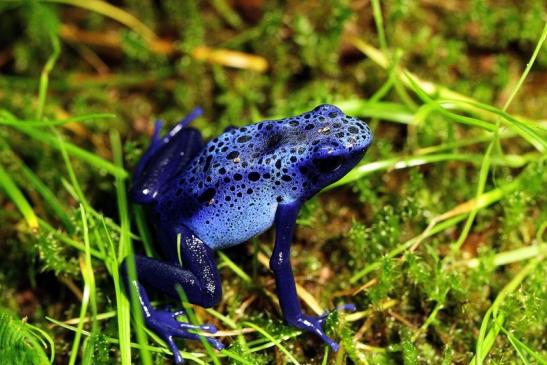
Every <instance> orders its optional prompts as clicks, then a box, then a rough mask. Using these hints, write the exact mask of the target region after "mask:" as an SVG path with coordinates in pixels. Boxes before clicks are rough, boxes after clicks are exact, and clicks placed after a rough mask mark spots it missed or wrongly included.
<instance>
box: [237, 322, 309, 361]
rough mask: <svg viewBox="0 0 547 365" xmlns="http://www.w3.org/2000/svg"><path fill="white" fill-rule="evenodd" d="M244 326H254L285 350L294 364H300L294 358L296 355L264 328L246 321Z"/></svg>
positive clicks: (281, 349)
mask: <svg viewBox="0 0 547 365" xmlns="http://www.w3.org/2000/svg"><path fill="white" fill-rule="evenodd" d="M243 325H244V326H248V327H251V328H254V329H255V330H257V332H259V333H260V334H261V335H262V336H264V337H266V338H267V339H268V340H269V341H270V342H272V343H273V344H274V345H275V346H276V347H277V348H278V349H279V350H280V351H281V352H283V353H284V354H285V355H287V359H288V360H289V361H290V362H292V363H293V364H297V365H298V364H299V362H298V361H297V360H296V359H295V358H294V356H293V355H292V354H291V353H290V352H289V351H288V350H287V349H286V348H285V346H283V345H282V344H281V343H280V342H279V341H278V340H277V339H276V338H275V337H273V336H272V335H270V334H269V333H268V332H267V331H266V330H265V329H264V328H262V327H260V326H258V325H256V324H254V323H252V322H244V323H243Z"/></svg>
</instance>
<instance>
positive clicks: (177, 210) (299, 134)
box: [157, 105, 371, 249]
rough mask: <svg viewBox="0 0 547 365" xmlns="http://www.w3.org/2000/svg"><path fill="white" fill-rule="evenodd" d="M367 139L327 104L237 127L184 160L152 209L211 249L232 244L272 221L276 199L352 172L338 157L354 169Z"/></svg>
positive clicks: (360, 126) (360, 127)
mask: <svg viewBox="0 0 547 365" xmlns="http://www.w3.org/2000/svg"><path fill="white" fill-rule="evenodd" d="M370 141H371V135H370V131H369V130H368V127H367V126H366V124H365V123H363V122H361V121H359V120H358V119H355V118H351V117H348V116H346V115H344V114H343V113H342V112H341V111H340V110H339V109H338V108H336V107H334V106H329V105H324V106H319V107H317V108H315V109H314V110H312V111H310V112H307V113H304V114H301V115H299V116H295V117H290V118H286V119H281V120H275V121H270V120H267V121H263V122H260V123H257V124H253V125H249V126H246V127H242V128H234V129H231V130H229V131H226V132H225V133H223V134H221V135H220V136H218V137H217V138H214V139H213V140H211V141H209V142H208V143H207V144H206V145H205V146H204V147H203V149H202V150H201V151H200V152H199V153H198V154H197V155H196V156H195V157H194V158H193V159H192V161H190V162H189V163H188V165H186V167H185V170H184V171H183V172H182V173H181V174H180V175H179V176H177V179H176V181H172V182H171V183H170V184H169V186H168V188H167V189H168V191H166V193H165V194H164V197H165V199H163V200H162V202H161V204H160V205H161V206H160V207H158V209H157V211H158V213H160V214H164V215H165V214H167V216H166V218H165V219H164V220H166V219H167V220H168V219H172V223H173V225H174V226H176V225H178V224H184V225H185V226H186V227H188V228H189V229H191V230H192V231H193V232H194V233H195V234H197V235H198V236H199V237H200V238H201V239H202V240H203V241H204V242H205V243H206V244H207V245H209V246H210V247H211V248H213V249H216V248H222V247H227V246H233V245H237V244H239V243H241V242H244V241H246V240H248V239H249V238H251V237H253V236H255V235H257V234H260V233H261V232H264V231H265V230H267V229H268V228H269V227H271V225H272V224H273V221H274V218H275V213H276V210H277V207H278V205H279V204H282V203H290V202H293V201H295V200H299V201H305V200H306V199H308V198H309V197H311V196H312V195H314V194H315V193H316V192H318V191H319V190H320V189H321V188H323V187H324V186H326V185H328V184H329V183H331V182H333V181H336V180H337V179H339V178H340V177H341V176H343V175H344V174H345V173H346V172H347V171H349V170H348V168H340V169H339V170H337V169H338V168H339V167H340V166H341V163H342V162H340V164H337V163H336V162H337V161H338V160H340V161H342V160H343V161H344V164H345V166H349V168H351V167H353V166H354V165H355V163H357V162H358V161H359V160H360V159H361V157H362V155H363V154H364V151H365V150H366V148H367V147H368V145H369V144H370ZM325 153H326V155H325ZM331 153H332V156H331V155H330V154H331ZM335 155H336V156H335ZM325 157H326V159H325ZM322 162H323V163H322ZM325 164H326V166H324V165H325ZM329 168H332V169H331V170H329Z"/></svg>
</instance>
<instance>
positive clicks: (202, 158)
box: [121, 104, 372, 364]
mask: <svg viewBox="0 0 547 365" xmlns="http://www.w3.org/2000/svg"><path fill="white" fill-rule="evenodd" d="M199 115H201V110H200V109H195V110H194V111H193V112H192V113H191V114H190V115H188V116H187V117H186V118H185V119H184V120H182V121H181V122H180V123H179V124H178V125H177V126H175V127H174V128H173V129H172V130H171V131H170V132H169V133H168V134H167V135H165V136H164V137H160V136H159V132H160V129H161V124H160V123H158V124H156V130H155V133H154V137H153V139H152V144H151V145H150V147H149V148H148V150H147V151H146V153H145V154H144V155H143V157H142V159H141V160H140V161H139V164H138V165H137V168H136V171H135V178H134V183H133V186H132V188H131V190H130V196H131V199H132V200H133V201H134V202H135V203H140V204H146V205H148V206H149V207H150V211H151V213H152V216H153V220H154V223H155V227H156V232H157V236H158V239H159V241H160V242H161V244H162V248H163V252H164V254H165V259H166V261H160V260H157V259H153V258H150V257H144V256H139V255H136V256H135V262H136V268H137V278H138V281H137V280H135V281H133V282H131V285H133V286H134V287H135V288H136V290H137V294H138V296H139V299H140V303H141V305H142V309H143V313H144V317H145V322H146V325H147V326H148V327H149V328H150V329H151V330H153V331H154V332H155V333H157V334H158V335H159V336H160V337H161V338H162V339H163V340H165V342H166V343H167V345H168V346H169V347H170V349H171V350H172V352H173V354H174V357H175V361H176V363H177V364H181V363H182V362H183V359H182V357H181V356H180V354H179V351H178V348H177V346H176V344H175V342H174V340H173V339H174V338H176V337H179V338H186V339H198V338H199V337H198V336H197V335H196V334H195V333H194V331H195V330H202V331H206V332H209V333H214V332H216V328H215V327H214V326H212V325H209V324H206V325H201V326H194V325H191V324H188V323H182V322H179V321H177V320H176V317H177V316H179V315H181V314H182V312H174V313H173V312H170V311H165V310H157V309H154V308H153V307H152V305H151V304H150V301H149V299H148V296H147V294H146V291H145V289H144V286H143V285H146V286H151V287H153V288H155V289H157V290H159V291H161V292H163V293H166V294H168V295H170V296H172V297H174V298H179V294H178V292H177V289H176V287H179V286H180V288H182V289H184V292H185V293H186V296H187V298H188V300H189V301H190V302H191V303H194V304H198V305H201V306H203V307H206V308H207V307H212V306H214V305H215V304H217V303H218V302H219V301H220V299H221V296H222V288H221V283H220V277H219V273H218V271H217V268H216V264H215V261H214V255H213V251H214V250H216V249H220V248H225V247H231V246H234V245H238V244H240V243H243V242H245V241H247V240H249V239H250V238H252V237H254V236H256V235H258V234H260V233H262V232H264V231H265V230H267V229H268V228H270V227H271V226H274V227H275V231H276V237H275V246H274V250H273V254H272V257H271V259H270V268H271V270H272V271H273V272H274V275H275V281H276V286H277V293H278V297H279V303H280V305H281V309H282V312H283V317H284V319H285V321H286V322H288V323H289V324H291V325H293V326H295V327H297V328H299V329H301V330H304V331H307V332H312V333H315V334H316V335H317V336H319V337H320V338H322V339H323V340H324V341H325V342H326V343H327V344H328V345H330V346H331V347H332V349H333V350H337V349H338V345H337V344H336V343H335V342H334V341H333V340H331V339H330V338H329V337H328V336H327V335H326V334H325V333H324V331H323V328H322V326H323V323H324V321H325V319H326V317H327V315H326V314H325V315H323V316H320V317H312V316H308V315H305V314H304V313H302V309H301V307H300V303H299V301H298V297H297V294H296V286H295V282H294V277H293V273H292V269H291V264H290V246H291V238H292V235H293V231H294V226H295V223H296V217H297V215H298V211H299V209H300V207H301V206H302V204H303V203H304V202H305V201H306V200H308V199H309V198H311V197H312V196H313V195H315V194H316V193H317V192H319V191H320V190H321V189H322V188H324V187H325V186H327V185H329V184H331V183H333V182H335V181H337V180H338V179H340V178H341V177H342V176H344V175H345V174H347V173H348V172H349V171H350V170H351V169H352V168H353V167H354V166H355V165H356V164H357V163H358V162H359V161H360V160H361V159H362V157H363V155H364V154H365V152H366V150H367V148H368V147H369V145H370V143H371V142H372V133H371V131H370V129H369V128H368V126H367V125H366V124H365V123H364V122H362V121H360V120H359V119H356V118H352V117H349V116H347V115H345V114H343V113H342V111H340V109H338V108H337V107H335V106H333V105H327V104H326V105H320V106H318V107H317V108H315V109H313V110H312V111H310V112H307V113H303V114H300V115H298V116H295V117H290V118H285V119H281V120H275V121H270V120H267V121H263V122H260V123H257V124H253V125H249V126H246V127H242V128H233V127H231V128H228V129H227V130H226V131H225V132H224V133H223V134H221V135H220V136H218V137H217V138H214V139H213V140H211V141H209V142H208V143H207V144H203V142H202V140H201V134H200V133H199V131H198V130H196V129H194V128H189V127H187V125H188V123H190V122H191V121H192V120H193V119H195V118H196V117H198V116H199ZM178 235H180V247H177V242H178V241H177V238H178ZM179 252H180V256H181V259H182V262H183V265H181V263H180V261H179ZM121 268H122V272H123V275H124V277H126V283H127V282H128V279H127V275H126V272H125V271H126V270H125V265H122V267H121ZM345 309H354V308H353V307H352V306H351V305H348V306H346V307H345ZM189 330H190V331H189ZM207 340H208V341H209V343H210V344H211V345H212V346H213V347H215V348H216V349H219V350H220V349H222V348H223V345H222V343H221V342H219V341H217V340H215V339H213V338H207Z"/></svg>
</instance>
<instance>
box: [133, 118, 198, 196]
mask: <svg viewBox="0 0 547 365" xmlns="http://www.w3.org/2000/svg"><path fill="white" fill-rule="evenodd" d="M201 114H202V111H201V109H200V108H195V109H194V110H193V111H192V112H191V113H190V114H188V115H187V116H186V117H185V118H184V119H182V120H181V121H180V122H179V123H178V124H177V125H176V126H175V127H173V129H171V130H170V131H169V132H168V133H167V134H166V135H165V136H163V137H160V131H161V127H162V124H161V122H160V121H158V122H156V125H155V129H154V135H153V137H152V143H151V144H150V146H149V147H148V149H147V150H146V152H145V153H144V154H143V156H142V158H141V159H140V161H139V163H138V164H137V166H136V168H135V173H134V180H133V185H132V186H131V189H130V191H129V194H130V196H131V199H132V200H133V201H134V202H136V203H141V204H145V203H151V202H153V201H155V197H156V196H157V193H158V192H159V191H160V189H161V188H162V187H163V186H165V185H164V183H165V182H166V181H168V180H169V179H170V178H171V177H173V176H176V175H177V174H178V173H180V172H181V171H182V169H183V168H184V166H186V165H187V164H188V162H190V161H191V159H192V158H193V157H194V156H195V155H196V154H197V153H198V152H199V151H201V149H202V148H203V141H202V138H201V133H200V132H199V131H198V130H197V129H195V128H189V127H187V125H188V124H189V123H190V122H191V121H192V120H194V119H195V118H197V117H199V116H200V115H201Z"/></svg>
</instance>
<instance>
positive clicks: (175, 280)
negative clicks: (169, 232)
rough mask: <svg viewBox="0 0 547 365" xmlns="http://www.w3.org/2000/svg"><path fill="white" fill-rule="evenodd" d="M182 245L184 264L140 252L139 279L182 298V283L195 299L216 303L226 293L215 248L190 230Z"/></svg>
mask: <svg viewBox="0 0 547 365" xmlns="http://www.w3.org/2000/svg"><path fill="white" fill-rule="evenodd" d="M173 244H175V243H173ZM180 245H181V247H180V256H181V259H182V263H183V264H184V268H183V267H181V266H180V265H178V264H176V263H173V260H171V263H166V262H163V261H160V260H157V259H153V258H150V257H144V256H136V257H135V260H136V265H137V277H138V280H139V281H141V282H143V283H144V284H145V285H146V286H152V287H154V288H156V289H158V290H160V291H162V292H164V293H166V294H168V295H170V296H172V297H174V298H179V293H178V292H177V289H176V287H177V286H180V287H181V288H182V289H184V292H185V294H186V296H187V297H188V300H189V301H190V302H191V303H194V304H198V305H201V306H203V307H212V306H214V305H215V304H217V303H218V302H219V300H220V298H221V297H222V287H221V283H220V275H219V273H218V270H217V266H216V263H215V260H214V255H213V250H211V248H209V247H208V246H207V245H206V244H205V243H204V242H203V241H202V240H200V239H199V238H198V237H197V236H195V235H194V234H192V233H189V232H187V233H186V234H183V235H182V236H181V240H180ZM177 261H178V260H177Z"/></svg>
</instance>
